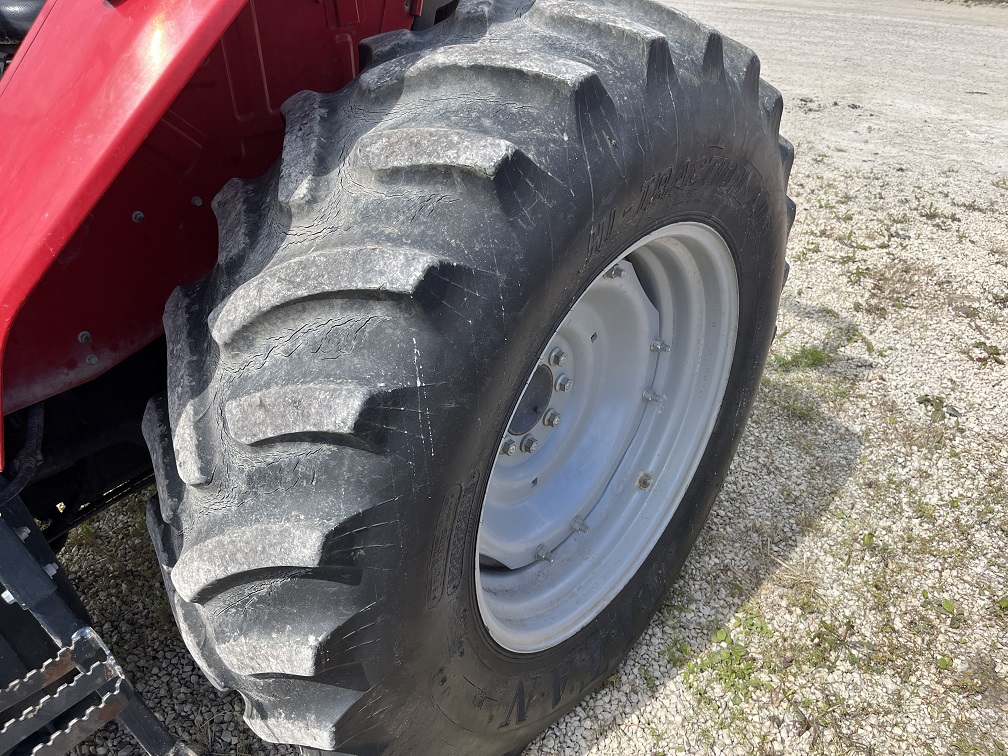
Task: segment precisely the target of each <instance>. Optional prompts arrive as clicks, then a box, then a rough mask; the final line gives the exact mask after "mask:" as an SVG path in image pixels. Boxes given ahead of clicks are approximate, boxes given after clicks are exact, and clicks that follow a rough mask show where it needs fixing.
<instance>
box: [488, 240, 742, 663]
mask: <svg viewBox="0 0 1008 756" xmlns="http://www.w3.org/2000/svg"><path fill="white" fill-rule="evenodd" d="M614 269H615V274H614ZM621 272H622V277H620V273H621ZM737 330H738V280H737V277H736V273H735V264H734V261H733V259H732V256H731V252H730V251H729V249H728V245H727V244H726V243H725V241H724V239H722V237H721V236H720V235H719V234H718V233H717V232H716V231H714V229H712V228H711V227H710V226H706V225H703V224H699V223H676V224H673V225H669V226H665V227H664V228H662V229H660V230H658V231H656V232H654V233H653V234H650V235H648V236H646V237H644V238H643V239H641V240H640V241H638V242H637V243H636V244H634V245H633V246H632V247H630V248H629V249H628V250H626V252H624V253H623V254H622V255H621V256H620V257H619V258H618V260H617V261H616V263H615V264H614V266H613V267H610V269H609V270H608V271H607V272H606V273H604V274H603V275H601V276H599V277H598V278H597V279H596V280H595V281H593V282H592V283H591V285H589V287H588V288H587V289H586V290H585V292H584V294H582V296H581V297H580V298H579V299H578V300H577V302H576V303H575V304H574V306H573V307H572V308H571V310H570V312H569V313H568V315H567V317H566V318H565V319H564V321H563V322H562V323H561V324H560V327H559V328H557V330H556V332H555V333H554V334H553V337H552V338H551V339H550V341H549V343H548V344H547V346H546V349H545V350H544V351H543V354H542V355H541V357H540V360H539V362H538V363H537V365H536V369H535V370H533V372H532V374H531V375H530V376H529V378H528V381H527V382H526V387H525V390H524V391H523V393H522V396H521V397H520V398H519V401H518V402H517V403H516V405H515V408H514V410H513V412H512V415H511V419H510V421H509V423H508V432H507V433H506V434H505V436H504V437H503V438H502V439H501V447H500V448H501V453H500V454H498V457H497V459H496V461H495V463H494V466H493V468H492V470H491V472H490V478H489V481H488V482H487V491H486V496H485V499H484V502H483V508H482V511H481V514H480V523H479V530H478V532H477V537H476V548H477V556H478V558H477V560H476V596H477V601H478V603H479V609H480V615H481V617H482V619H483V623H484V624H485V626H486V628H487V630H488V631H489V633H490V635H491V637H492V638H493V639H494V640H495V641H496V642H497V643H498V644H500V645H501V646H503V647H504V648H505V649H508V650H510V651H514V652H517V653H533V652H536V651H542V650H544V649H547V648H551V647H553V646H555V645H557V644H558V643H560V642H562V641H564V640H566V639H567V638H569V637H571V636H572V635H574V634H575V633H577V632H578V630H580V629H581V628H583V627H584V626H585V625H587V624H588V623H589V622H590V621H591V620H592V619H594V618H595V617H596V616H598V614H599V613H600V612H601V611H602V610H603V609H604V608H605V607H606V606H607V605H608V604H609V603H610V602H611V601H612V600H613V599H614V598H615V597H616V595H617V594H618V593H619V592H620V590H622V589H623V587H624V586H625V585H626V584H627V583H628V582H629V581H630V579H631V578H632V577H633V575H634V574H635V573H636V572H637V570H638V569H640V567H641V565H642V564H643V563H644V560H645V559H646V558H647V556H648V554H650V553H651V551H652V549H653V548H654V546H655V544H656V543H657V542H658V539H659V538H660V537H661V535H662V533H663V532H664V530H665V528H666V527H667V526H668V524H669V521H670V520H671V519H672V516H673V515H674V513H675V511H676V509H677V507H678V506H679V502H680V501H681V500H682V498H683V496H684V494H685V492H686V488H687V486H688V485H689V483H690V481H691V480H692V479H693V475H694V473H695V472H696V469H697V466H698V465H699V464H700V459H701V457H702V455H703V452H704V450H705V449H706V447H707V442H708V440H709V439H710V435H711V432H712V431H713V428H714V422H715V420H716V419H717V415H718V412H719V410H720V408H721V402H722V400H723V398H724V392H725V387H726V386H727V383H728V376H729V373H730V371H731V364H732V356H733V354H734V351H735V338H736V333H737ZM593 334H594V340H593ZM555 350H560V351H561V352H563V355H564V357H565V359H564V360H562V363H563V364H560V365H558V364H556V363H557V362H560V361H561V360H559V359H558V358H559V355H558V354H557V353H556V352H555ZM546 371H548V372H546ZM563 377H566V378H569V379H571V380H572V381H573V385H572V386H569V387H568V388H569V390H567V391H562V390H560V389H561V388H563V386H560V385H558V384H560V383H561V382H562V378H563ZM544 397H546V398H545V399H544ZM550 412H557V413H559V415H560V418H559V423H558V424H556V425H555V426H553V425H551V424H550V420H551V419H555V418H552V416H551V415H550ZM530 424H531V427H529V426H530ZM512 430H514V431H516V432H511V431H512ZM530 438H534V439H535V441H536V443H535V444H532V443H531V441H530V440H529V439H530ZM511 443H513V444H514V447H513V449H512V448H511V447H510V444H511ZM533 446H535V450H534V451H528V449H531V448H532V447H533ZM509 450H513V453H512V454H510V455H508V454H507V453H506V452H507V451H509Z"/></svg>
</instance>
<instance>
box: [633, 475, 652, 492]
mask: <svg viewBox="0 0 1008 756" xmlns="http://www.w3.org/2000/svg"><path fill="white" fill-rule="evenodd" d="M652 483H654V476H653V475H651V473H646V472H643V473H641V474H640V476H639V477H638V478H637V488H639V489H641V490H642V491H646V490H647V489H649V488H651V484H652Z"/></svg>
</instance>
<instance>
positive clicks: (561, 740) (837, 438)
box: [526, 298, 872, 756]
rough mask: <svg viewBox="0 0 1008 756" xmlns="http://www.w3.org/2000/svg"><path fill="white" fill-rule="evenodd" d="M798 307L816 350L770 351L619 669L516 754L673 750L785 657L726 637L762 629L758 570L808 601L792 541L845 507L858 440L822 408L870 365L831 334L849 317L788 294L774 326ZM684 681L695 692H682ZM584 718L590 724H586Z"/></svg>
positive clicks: (848, 329)
mask: <svg viewBox="0 0 1008 756" xmlns="http://www.w3.org/2000/svg"><path fill="white" fill-rule="evenodd" d="M799 320H807V321H814V322H815V323H816V325H817V326H819V327H818V328H817V329H816V330H817V331H824V332H825V333H826V336H825V338H824V341H823V349H824V350H825V352H826V354H827V358H826V361H825V362H824V364H822V365H821V366H818V367H813V368H803V369H783V368H781V367H779V366H778V364H777V363H776V362H775V359H774V355H773V354H772V355H771V358H770V360H769V362H768V364H767V368H766V371H765V373H764V377H763V381H762V385H761V387H760V391H759V393H758V395H757V400H756V404H755V407H754V409H753V414H752V416H751V418H750V420H749V424H748V426H747V429H746V432H745V435H744V437H743V440H742V443H741V444H740V446H739V449H738V452H737V455H736V457H735V460H734V462H733V463H732V467H731V471H730V473H729V475H728V478H727V480H726V482H725V486H724V488H723V490H722V492H721V494H720V495H719V497H718V499H717V501H716V502H715V504H714V507H713V509H712V511H711V514H710V518H709V520H708V522H707V525H706V526H705V528H704V530H703V532H702V533H701V535H700V538H699V539H698V541H697V543H696V546H695V548H694V550H693V552H692V553H691V554H690V556H689V558H688V559H687V561H686V564H685V566H684V568H683V572H682V574H681V576H680V578H679V580H678V581H677V582H676V584H675V586H674V587H673V589H672V592H671V593H670V595H669V597H668V599H667V600H666V602H665V604H664V606H663V608H662V610H661V611H660V612H659V614H658V615H657V616H656V617H655V618H654V620H653V621H652V623H651V625H650V627H649V628H648V630H647V631H646V632H645V635H644V637H643V638H642V639H641V640H640V641H639V642H638V643H637V645H636V646H635V648H634V650H633V651H632V652H631V654H630V656H629V657H628V658H627V660H626V661H625V662H624V663H623V665H622V667H621V669H620V672H619V674H618V675H615V676H613V678H610V680H609V681H608V682H607V684H606V685H605V686H603V688H601V689H600V690H599V691H598V692H596V693H595V694H594V695H593V696H591V697H590V698H589V699H587V700H586V701H585V702H583V703H582V704H581V706H580V707H578V708H577V709H575V711H574V713H573V714H572V715H571V717H570V718H569V719H571V720H572V721H573V722H574V725H573V728H572V727H571V726H570V725H569V724H568V723H567V722H566V721H561V722H560V723H558V724H557V725H556V726H555V727H554V728H552V729H551V730H550V731H548V732H547V733H545V734H544V736H543V737H541V738H540V739H538V740H537V741H536V742H534V743H533V744H532V746H530V748H529V749H527V751H526V756H546V755H548V754H560V753H564V754H569V753H577V754H585V753H587V752H588V751H589V750H591V748H592V747H593V746H594V745H595V744H596V743H597V742H598V741H599V740H600V739H601V738H606V739H607V741H609V742H607V743H606V745H605V746H601V745H600V747H601V752H604V753H609V752H610V751H609V750H608V746H614V745H615V747H616V748H617V749H618V750H619V751H620V752H623V753H670V752H673V751H674V748H673V749H672V750H670V749H669V748H668V745H669V744H677V743H679V742H688V743H691V744H694V745H695V744H697V743H702V742H704V741H705V736H704V734H703V733H704V732H705V731H706V729H707V727H706V724H705V721H707V720H705V719H704V717H703V716H700V715H698V712H700V714H705V715H706V716H708V717H709V721H710V722H711V729H712V730H713V729H716V728H717V726H718V725H717V724H716V721H717V720H718V719H720V718H723V717H725V716H727V714H726V710H725V707H724V704H725V703H726V699H727V700H732V699H734V703H740V702H741V700H742V699H745V698H746V697H747V690H746V688H747V686H748V685H751V684H758V681H757V677H758V676H759V675H765V674H768V673H773V672H776V671H778V670H781V669H783V668H785V667H787V666H788V665H789V664H790V663H791V660H790V659H788V658H787V657H782V658H766V657H765V656H764V657H762V658H760V659H758V660H756V659H752V658H751V657H749V656H748V655H747V654H748V652H747V651H746V652H742V653H737V654H735V655H732V649H733V648H736V646H737V647H743V646H740V645H737V644H745V642H746V639H747V636H748V637H751V636H752V635H753V634H757V635H758V634H760V633H761V632H772V631H770V630H768V626H770V625H772V622H773V618H772V617H764V616H761V615H760V614H759V613H758V612H757V611H756V610H755V609H754V608H753V607H751V606H750V605H749V601H750V599H751V598H752V597H753V596H754V595H755V594H756V593H757V591H759V589H760V588H761V586H763V585H764V584H765V583H766V582H767V581H768V580H772V581H773V582H774V583H775V584H776V586H775V589H779V590H782V591H784V592H785V593H786V595H787V597H788V601H787V604H788V606H789V607H793V608H795V609H796V610H798V611H803V610H804V609H811V605H812V603H813V602H815V600H816V594H817V589H816V585H815V582H814V580H813V578H812V577H811V571H810V570H807V569H804V568H803V567H804V566H803V565H802V564H801V563H800V561H797V560H798V558H797V557H796V556H795V554H794V551H795V549H796V547H797V546H798V545H799V544H800V543H801V541H802V539H804V538H806V537H808V534H809V533H810V532H813V531H815V530H816V528H817V525H818V523H819V522H820V521H821V520H822V519H823V518H828V517H832V516H840V517H842V516H845V514H846V513H844V512H840V511H838V510H837V509H836V508H835V502H836V500H837V498H838V497H837V493H838V492H839V491H840V490H841V489H843V488H844V487H845V486H846V485H847V482H848V480H849V479H850V477H851V476H852V474H853V473H854V471H855V469H856V468H857V466H858V464H859V461H860V456H861V448H862V443H861V438H860V434H859V432H858V431H857V430H856V429H854V428H851V427H849V426H848V425H846V424H844V423H843V422H840V421H838V420H837V419H836V418H835V417H834V416H833V411H832V410H831V407H836V406H838V405H839V403H841V402H842V401H844V400H845V399H846V398H847V397H848V396H849V395H850V393H851V392H852V391H854V390H856V386H857V384H858V383H859V382H860V381H861V380H863V379H864V377H865V376H866V374H867V372H868V371H869V370H870V369H871V367H872V364H871V362H870V361H869V360H866V359H865V358H864V357H849V356H845V355H842V354H840V353H838V347H836V346H833V345H834V344H839V343H849V342H850V341H851V340H852V339H853V338H855V335H856V334H857V329H856V327H855V326H854V324H853V323H851V322H849V321H845V320H844V319H842V318H840V317H839V316H838V315H837V314H836V313H834V312H832V311H828V310H823V309H821V308H816V307H810V306H806V305H804V304H803V303H801V302H798V301H796V300H794V299H790V298H789V299H788V300H786V301H785V302H782V304H781V316H780V322H781V330H782V331H783V329H784V328H785V327H786V326H787V323H788V322H789V321H790V322H795V321H799ZM776 351H777V350H775V352H776ZM805 602H808V603H807V605H806V604H805ZM733 620H734V621H733ZM719 631H721V632H722V633H723V635H721V634H720V633H719ZM733 636H734V637H733ZM782 645H785V644H782ZM736 650H737V648H736ZM684 689H685V691H689V692H690V694H691V696H690V698H692V699H694V700H691V701H688V702H684V701H681V700H679V699H681V698H682V697H683V693H684ZM578 718H580V720H581V722H582V724H581V725H578V724H577V721H578ZM585 718H587V720H588V721H589V722H591V723H592V724H593V727H592V728H591V729H592V730H594V732H593V733H590V734H589V733H587V732H585V728H584V727H583V721H584V719H585ZM677 728H678V732H676V729H677ZM572 729H573V732H572ZM578 731H580V732H581V734H582V735H589V737H578V736H577V735H576V734H575V733H577V732H578ZM572 736H573V737H572ZM612 741H616V742H615V744H614V743H613V742H612ZM574 743H577V746H576V747H574V749H573V750H572V749H571V746H572V745H573V744H574ZM691 750H692V749H691V748H687V751H691Z"/></svg>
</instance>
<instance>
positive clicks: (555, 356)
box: [549, 347, 567, 367]
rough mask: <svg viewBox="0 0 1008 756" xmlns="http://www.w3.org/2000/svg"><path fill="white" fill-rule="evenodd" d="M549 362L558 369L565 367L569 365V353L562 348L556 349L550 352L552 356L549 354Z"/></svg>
mask: <svg viewBox="0 0 1008 756" xmlns="http://www.w3.org/2000/svg"><path fill="white" fill-rule="evenodd" d="M549 362H550V365H556V366H557V367H563V366H564V365H566V364H567V353H566V352H565V351H564V350H563V349H561V348H560V347H557V348H556V349H554V350H553V351H551V352H550V354H549Z"/></svg>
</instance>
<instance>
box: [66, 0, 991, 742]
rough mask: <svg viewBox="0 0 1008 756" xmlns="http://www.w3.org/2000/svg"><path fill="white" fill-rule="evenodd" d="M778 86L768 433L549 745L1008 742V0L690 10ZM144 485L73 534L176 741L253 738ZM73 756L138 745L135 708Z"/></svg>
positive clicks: (758, 412) (94, 598)
mask: <svg viewBox="0 0 1008 756" xmlns="http://www.w3.org/2000/svg"><path fill="white" fill-rule="evenodd" d="M679 7H681V8H683V9H684V10H686V11H687V12H690V13H691V14H693V15H695V16H696V17H698V18H700V19H701V20H704V21H706V22H708V23H711V24H712V25H715V26H717V27H718V28H720V29H721V30H722V31H723V32H725V33H726V34H728V35H729V36H733V37H735V38H736V39H739V40H740V41H743V42H745V43H747V44H749V45H750V46H751V47H753V48H754V49H756V50H757V51H758V52H759V53H760V56H761V58H762V61H763V73H764V76H765V77H766V78H767V79H768V80H770V81H772V82H774V83H775V84H776V85H777V86H778V87H779V88H780V89H781V91H782V92H783V94H784V96H785V101H786V110H785V118H784V125H783V127H782V132H783V133H785V134H786V135H787V136H789V137H790V138H791V139H792V141H793V142H795V144H796V147H797V150H798V159H797V161H796V163H795V167H794V172H793V174H792V179H791V189H792V191H791V193H792V196H793V197H794V199H795V201H796V202H797V203H798V210H799V212H798V221H797V223H796V225H795V227H794V231H793V233H792V236H791V242H790V245H789V257H790V260H791V263H792V268H791V277H790V281H789V282H788V286H787V288H786V290H785V295H784V300H783V303H782V308H781V313H780V317H779V335H778V338H777V342H776V344H775V346H774V349H773V353H772V355H771V358H770V363H769V365H768V367H767V371H766V374H765V377H764V379H763V385H762V389H761V392H760V395H759V398H758V401H757V404H756V408H755V411H754V414H753V417H752V420H751V421H750V424H749V427H748V430H747V432H746V436H745V439H744V441H743V443H742V446H741V448H740V450H739V454H738V457H737V459H736V460H735V463H734V465H733V468H732V473H731V475H730V477H729V479H728V481H727V483H726V485H725V489H724V492H723V493H722V495H721V496H720V498H719V500H718V503H717V504H716V506H715V508H714V511H713V513H712V515H711V520H710V522H709V524H708V526H707V528H706V530H705V532H704V534H703V536H702V537H701V539H700V541H699V543H698V545H697V548H696V550H695V551H694V552H693V554H692V555H691V557H690V558H689V560H688V562H687V564H686V567H685V570H684V572H683V575H682V577H681V578H680V580H679V582H678V583H677V585H676V587H675V589H674V590H673V592H672V594H671V595H670V597H669V599H668V601H667V604H666V606H665V608H664V610H663V611H662V612H661V613H660V614H659V616H657V617H656V618H655V620H654V621H653V622H652V624H651V627H650V628H649V630H648V631H647V633H646V635H645V636H644V638H643V639H642V640H641V641H640V643H638V645H637V647H636V649H635V650H634V651H633V653H632V654H631V656H630V657H629V658H628V659H627V661H626V662H625V663H624V664H623V666H622V668H621V670H620V672H619V673H618V674H616V675H614V676H613V677H612V678H611V679H610V680H609V681H608V683H607V684H606V685H605V686H604V688H603V689H602V690H600V691H599V692H598V693H596V694H595V695H593V696H592V697H590V698H589V699H588V700H586V701H585V702H584V703H583V704H582V705H580V706H579V707H578V708H577V709H576V710H575V711H574V712H573V713H572V714H570V715H569V716H568V717H566V718H565V719H564V720H563V721H561V722H560V723H558V724H557V725H556V726H554V727H553V728H551V729H550V730H549V731H548V732H546V733H545V734H544V735H543V736H542V737H540V738H539V739H538V740H537V741H536V742H535V743H533V744H532V746H530V748H529V749H528V751H527V755H528V756H560V755H561V754H563V755H567V754H578V755H580V754H592V755H598V754H619V755H620V756H626V755H630V754H634V755H636V754H640V755H642V756H643V755H645V754H646V755H649V756H656V755H657V754H671V753H676V752H688V753H732V754H734V753H740V754H741V753H761V754H762V753H820V752H821V753H851V752H866V753H880V754H881V753H904V752H906V753H915V754H917V753H930V754H948V753H964V754H965V753H976V754H992V755H998V756H1005V755H1006V754H1008V556H1006V549H1005V544H1006V543H1008V494H1006V483H1008V480H1006V470H1008V445H1006V439H1005V429H1006V428H1008V406H1006V402H1005V399H1004V397H1005V382H1006V379H1008V366H1006V365H1005V361H1006V359H1008V357H1006V356H1005V354H1004V353H1006V352H1008V65H1006V64H1005V59H1004V51H1005V49H1008V8H1005V7H1003V6H992V5H972V6H969V5H954V4H945V3H937V2H925V1H924V0H917V1H910V0H895V1H894V0H884V1H882V2H872V3H870V4H869V3H867V2H863V1H862V0H850V1H848V2H840V0H806V1H805V2H802V3H800V4H798V5H796V4H795V3H794V2H792V1H790V0H759V1H758V2H753V3H750V2H746V3H745V4H742V3H739V2H728V1H725V2H706V1H704V0H695V1H687V2H685V3H680V4H679ZM142 501H143V497H137V499H136V500H135V501H132V502H130V503H128V504H127V505H124V506H122V507H120V508H118V509H116V510H115V511H112V512H109V513H106V514H105V515H104V516H103V517H101V518H99V519H97V520H96V521H94V522H92V523H88V524H87V525H85V526H84V527H82V528H80V529H79V530H78V531H77V532H76V533H75V534H74V535H73V538H72V539H71V544H70V546H69V547H68V548H67V550H66V551H65V552H64V555H63V560H64V564H65V566H66V568H67V570H68V571H69V572H70V573H71V575H72V578H73V580H74V582H75V584H76V585H77V587H78V588H79V589H80V591H81V592H82V594H83V595H84V597H85V599H86V603H87V604H88V605H89V607H90V609H91V611H92V612H93V614H94V617H95V620H96V625H97V627H98V629H99V630H100V631H101V633H102V634H103V636H104V637H105V638H106V640H107V641H108V642H109V644H110V645H111V647H112V649H113V651H114V652H115V653H116V655H117V656H118V658H119V659H120V660H121V661H122V662H123V664H124V666H125V668H126V670H127V672H128V673H129V675H130V676H131V677H132V678H133V679H134V680H135V681H137V683H138V685H137V687H138V689H139V690H140V691H141V692H142V694H143V696H144V697H145V698H146V699H147V700H148V701H149V702H150V703H151V705H152V707H153V708H154V709H155V710H156V711H157V712H158V713H159V715H161V716H162V717H163V718H164V719H165V720H166V721H167V722H168V723H169V725H170V727H171V728H172V729H173V730H174V731H175V732H176V733H178V734H179V735H181V736H183V737H185V738H187V739H189V740H190V741H191V742H194V743H197V744H201V745H204V746H206V747H208V749H209V750H210V751H211V752H212V753H216V754H280V753H292V749H289V748H286V747H276V746H269V745H266V744H263V743H261V742H260V741H258V740H257V739H256V738H255V736H253V735H252V734H251V733H250V732H249V731H248V730H247V729H246V728H245V726H244V724H243V723H242V721H241V716H240V714H241V711H242V704H241V700H240V698H238V697H237V696H234V695H229V696H220V695H219V694H217V693H216V692H215V691H214V690H213V689H212V688H211V687H210V685H209V684H208V683H207V682H206V681H205V680H204V679H203V677H202V675H201V674H200V673H199V671H198V670H197V669H196V667H195V665H194V664H193V662H192V660H191V659H190V658H189V655H188V654H187V652H186V651H185V648H184V647H183V645H182V642H181V640H180V638H179V635H178V633H177V631H176V630H175V627H174V625H173V623H172V620H171V616H170V612H169V610H168V606H167V603H166V601H165V599H164V597H163V594H162V588H161V583H160V576H159V574H158V572H157V569H156V568H155V566H154V553H153V550H152V548H151V546H150V544H149V543H148V540H147V536H146V533H145V531H144V526H143V515H142ZM76 752H77V753H99V754H105V753H108V754H121V755H125V754H129V753H138V752H139V749H137V748H136V747H135V746H134V745H132V743H131V741H129V740H128V739H124V738H123V737H122V735H121V734H120V733H119V731H118V730H117V729H116V728H115V727H114V726H113V727H112V728H110V729H109V730H107V731H105V732H104V733H100V734H99V735H98V736H96V737H95V738H94V739H93V740H92V741H90V742H89V743H88V744H87V745H85V746H82V747H80V748H79V749H78V750H77V751H76Z"/></svg>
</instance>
